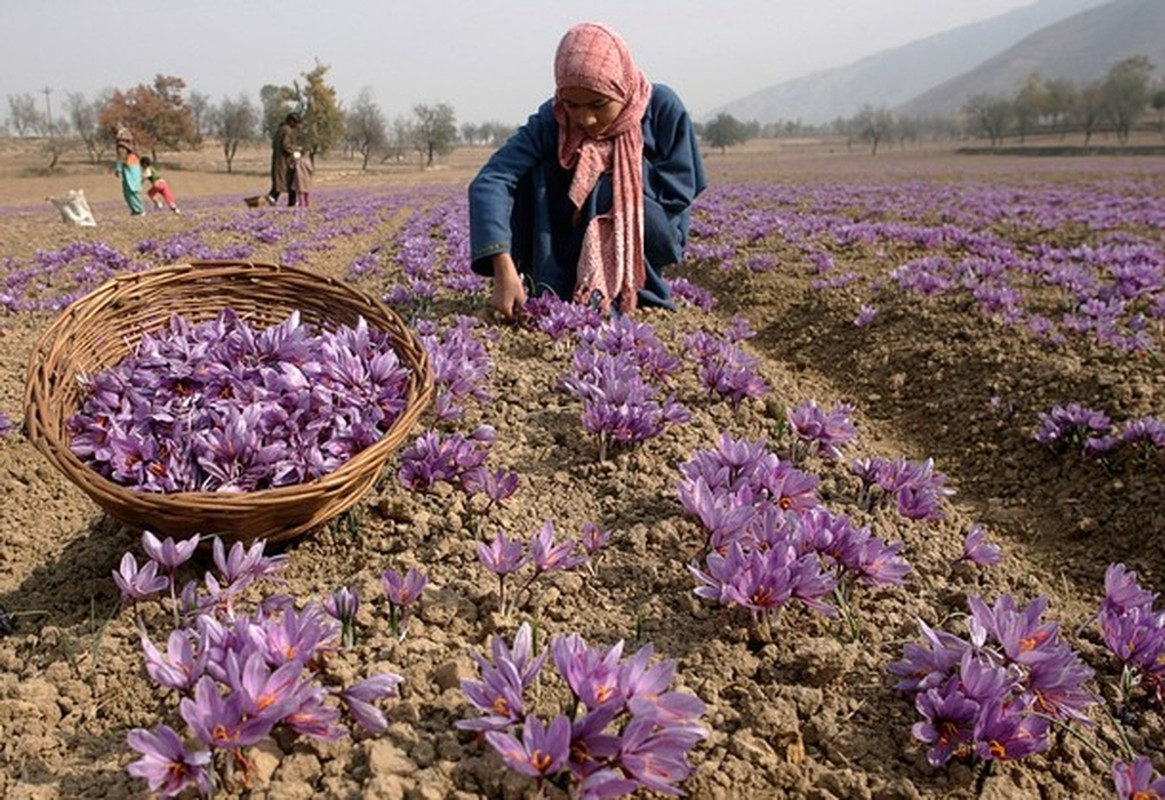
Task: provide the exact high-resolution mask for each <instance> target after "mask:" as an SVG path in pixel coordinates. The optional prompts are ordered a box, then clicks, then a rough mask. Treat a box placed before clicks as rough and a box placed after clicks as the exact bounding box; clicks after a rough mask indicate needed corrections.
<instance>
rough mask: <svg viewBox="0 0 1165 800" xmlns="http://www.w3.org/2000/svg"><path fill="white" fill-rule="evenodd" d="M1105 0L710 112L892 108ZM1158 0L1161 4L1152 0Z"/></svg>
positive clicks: (887, 55)
mask: <svg viewBox="0 0 1165 800" xmlns="http://www.w3.org/2000/svg"><path fill="white" fill-rule="evenodd" d="M1101 2H1105V0H1041V2H1038V3H1034V4H1032V5H1030V6H1026V7H1024V8H1020V9H1017V10H1015V11H1012V12H1009V13H1007V14H1002V15H1000V16H998V17H994V18H992V19H989V20H984V21H983V22H977V23H974V24H971V25H964V26H962V27H959V28H956V29H954V30H951V31H947V32H945V33H940V34H936V35H934V36H930V37H927V38H925V39H921V40H919V41H916V42H912V43H910V44H907V45H904V46H902V47H898V48H894V49H892V50H886V51H883V52H881V53H878V54H875V55H872V56H868V57H866V58H863V59H861V60H860V61H856V62H854V63H852V64H849V65H847V66H844V67H839V68H837V69H830V70H822V71H818V72H813V73H810V74H808V75H805V76H802V77H799V78H794V79H792V80H789V81H784V82H782V83H778V84H776V85H774V86H770V87H768V88H766V89H762V90H760V91H758V92H754V93H752V94H750V95H747V96H745V97H742V98H739V99H736V100H733V101H731V102H729V103H726V104H724V105H723V106H720V107H718V108H715V109H713V110H712V111H711V112H710V113H709V114H708V118H712V117H714V116H716V114H718V113H721V112H725V113H728V114H732V115H733V116H734V117H736V118H737V119H742V120H757V121H758V122H761V123H766V122H780V121H785V120H800V121H801V122H804V123H807V124H811V125H819V124H823V123H828V122H830V121H831V120H834V119H837V118H838V117H848V116H852V115H853V114H854V113H855V112H856V111H857V110H858V109H860V108H861V107H862V106H863V105H866V104H870V105H874V106H886V107H893V106H896V105H899V104H902V103H906V102H908V101H910V100H911V99H912V98H915V97H917V96H919V95H920V94H922V93H923V92H926V91H927V90H929V89H931V88H933V87H935V86H938V85H940V84H942V83H944V82H945V81H949V80H952V79H955V78H957V77H959V76H960V75H963V74H964V73H966V72H967V71H968V70H972V69H974V68H975V67H976V66H978V65H979V64H982V63H983V62H984V61H985V60H987V59H989V58H991V57H992V56H994V55H996V54H998V53H1001V52H1003V51H1006V50H1008V49H1009V48H1011V47H1012V46H1013V45H1015V44H1016V43H1018V42H1020V41H1022V40H1024V39H1025V38H1026V37H1028V36H1029V35H1031V34H1033V33H1035V32H1036V31H1039V30H1041V29H1043V28H1046V27H1047V26H1048V25H1051V24H1053V23H1056V22H1059V21H1061V20H1063V19H1065V18H1066V17H1070V16H1072V15H1075V14H1077V13H1079V12H1081V11H1083V10H1085V9H1089V8H1093V7H1095V6H1096V5H1097V4H1098V3H1101ZM1157 4H1158V5H1162V4H1161V3H1160V2H1159V0H1157Z"/></svg>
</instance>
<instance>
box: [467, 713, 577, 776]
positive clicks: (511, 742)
mask: <svg viewBox="0 0 1165 800" xmlns="http://www.w3.org/2000/svg"><path fill="white" fill-rule="evenodd" d="M485 738H486V741H488V742H489V743H490V745H492V746H493V748H494V749H495V750H497V751H498V753H499V754H500V755H501V757H502V760H503V761H505V762H506V766H508V767H510V768H511V769H514V770H516V771H518V772H521V773H522V774H523V775H529V776H530V777H532V778H546V777H549V776H551V775H554V774H556V773H557V772H559V771H561V770H562V768H563V767H564V766H565V765H566V759H567V756H569V755H570V719H568V718H567V717H565V716H563V715H562V714H559V715H558V716H557V717H555V718H554V719H553V720H551V722H550V724H549V725H546V724H544V723H543V722H542V720H540V719H538V717H536V716H534V715H533V714H531V715H529V716H527V717H526V719H525V721H524V722H523V723H522V739H521V741H519V740H518V739H516V738H514V737H513V736H511V735H510V734H508V733H503V732H501V731H487V732H486V734H485Z"/></svg>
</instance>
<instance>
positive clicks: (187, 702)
mask: <svg viewBox="0 0 1165 800" xmlns="http://www.w3.org/2000/svg"><path fill="white" fill-rule="evenodd" d="M178 710H179V712H180V713H181V714H182V719H184V720H186V724H187V725H189V726H190V728H191V730H193V731H194V734H195V736H197V737H198V739H199V741H201V742H202V743H203V744H206V745H209V746H211V747H217V748H220V749H222V750H238V749H239V748H241V747H249V746H250V745H253V744H257V743H258V742H259V741H261V740H262V739H263V738H264V737H265V736H267V734H268V733H270V732H271V728H272V726H274V724H275V720H273V719H270V718H268V717H250V718H248V717H245V716H244V714H243V709H242V706H241V704H240V700H239V697H238V695H237V694H235V693H232V694H231V695H230V696H229V697H223V696H222V695H221V694H220V693H219V690H218V683H216V682H215V680H214V678H212V677H210V676H209V675H203V676H202V677H201V678H199V679H198V682H197V683H196V684H195V685H194V695H193V697H184V698H182V700H181V701H180V702H179V703H178Z"/></svg>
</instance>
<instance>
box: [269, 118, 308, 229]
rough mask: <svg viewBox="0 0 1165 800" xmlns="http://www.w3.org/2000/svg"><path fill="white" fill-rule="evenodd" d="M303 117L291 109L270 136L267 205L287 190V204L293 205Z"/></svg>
mask: <svg viewBox="0 0 1165 800" xmlns="http://www.w3.org/2000/svg"><path fill="white" fill-rule="evenodd" d="M302 120H303V118H302V117H300V115H299V114H297V113H296V112H294V111H292V112H291V113H290V114H288V115H287V117H286V118H285V119H284V120H283V124H281V125H280V126H279V127H278V128H277V129H276V131H275V135H274V136H272V137H271V191H269V192H267V203H268V205H275V204H276V203H278V202H279V195H281V194H282V193H283V192H287V205H289V206H293V205H295V201H296V196H295V162H296V161H298V160H299V159H300V157H301V156H302V155H303V152H302V151H301V150H300V147H299V134H298V132H297V131H298V129H299V123H300V122H302Z"/></svg>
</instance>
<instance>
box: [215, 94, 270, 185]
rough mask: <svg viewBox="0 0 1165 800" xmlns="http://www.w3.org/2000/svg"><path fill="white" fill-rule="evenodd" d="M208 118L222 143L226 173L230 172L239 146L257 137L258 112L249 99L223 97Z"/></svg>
mask: <svg viewBox="0 0 1165 800" xmlns="http://www.w3.org/2000/svg"><path fill="white" fill-rule="evenodd" d="M209 117H210V121H211V122H212V123H213V126H212V130H213V131H214V134H215V135H216V136H218V138H219V141H220V142H221V143H222V154H223V158H225V159H226V162H227V172H232V171H233V170H234V166H233V165H234V161H235V154H237V153H238V151H239V145H240V144H241V143H243V142H249V141H253V140H254V139H255V138H257V136H258V129H259V111H258V110H257V109H256V108H255V105H254V103H252V102H251V98H249V97H247V96H246V95H245V94H240V95H239V96H238V97H237V98H235V99H234V100H232V99H231V98H229V97H224V98H223V100H222V102H221V103H219V105H218V108H216V109H213V112H212V113H211V114H210V115H209Z"/></svg>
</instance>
